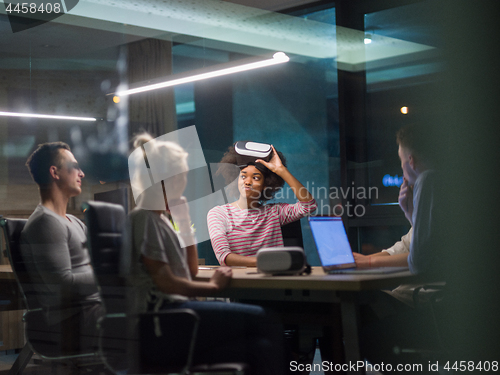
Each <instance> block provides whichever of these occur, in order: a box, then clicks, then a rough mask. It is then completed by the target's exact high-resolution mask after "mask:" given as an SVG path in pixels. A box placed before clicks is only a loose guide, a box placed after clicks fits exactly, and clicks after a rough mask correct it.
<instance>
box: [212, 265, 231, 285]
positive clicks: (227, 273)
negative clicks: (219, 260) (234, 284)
mask: <svg viewBox="0 0 500 375" xmlns="http://www.w3.org/2000/svg"><path fill="white" fill-rule="evenodd" d="M232 277H233V270H232V269H231V268H229V267H220V268H217V269H216V270H215V272H214V274H213V276H212V277H211V278H210V282H212V283H214V284H215V285H217V288H218V289H219V290H222V289H224V288H226V287H227V286H228V285H229V282H230V281H231V278H232Z"/></svg>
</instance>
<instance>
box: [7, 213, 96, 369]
mask: <svg viewBox="0 0 500 375" xmlns="http://www.w3.org/2000/svg"><path fill="white" fill-rule="evenodd" d="M27 221H28V220H27V219H8V218H3V217H2V218H1V219H0V226H1V227H2V230H3V232H4V237H5V243H6V247H7V255H8V257H9V261H10V264H11V266H12V270H13V271H14V275H15V277H16V281H17V285H18V286H19V289H20V294H21V295H22V297H23V300H24V304H25V306H26V309H27V311H26V313H25V314H24V317H23V320H24V322H25V335H26V341H27V342H26V344H25V346H24V347H23V349H22V350H21V352H20V353H19V356H18V357H17V359H16V361H15V362H14V364H13V365H12V367H11V369H10V371H9V375H11V374H21V373H22V372H23V371H24V369H25V367H26V365H27V364H28V363H29V361H30V359H31V357H32V355H33V353H36V354H38V355H39V356H40V357H42V358H44V359H48V360H58V361H63V362H65V361H66V363H65V364H68V363H69V362H67V361H71V360H73V359H77V358H83V357H89V358H90V357H95V353H94V352H93V351H85V352H81V351H79V350H78V351H76V350H74V349H67V347H66V346H65V345H63V344H64V343H63V338H65V336H64V334H63V333H62V332H54V331H49V330H48V329H47V326H46V324H45V317H44V311H43V309H42V307H41V306H40V304H39V302H38V299H37V295H38V293H39V292H38V291H37V290H36V286H35V284H34V283H33V281H32V280H31V278H30V275H29V273H28V272H27V270H26V265H25V263H24V261H23V257H22V254H21V251H20V236H21V231H22V230H23V228H24V226H25V225H26V223H27ZM94 362H95V361H94ZM75 365H76V366H78V364H75V363H71V366H72V367H74V366H75ZM87 365H94V363H92V364H91V363H89V362H87Z"/></svg>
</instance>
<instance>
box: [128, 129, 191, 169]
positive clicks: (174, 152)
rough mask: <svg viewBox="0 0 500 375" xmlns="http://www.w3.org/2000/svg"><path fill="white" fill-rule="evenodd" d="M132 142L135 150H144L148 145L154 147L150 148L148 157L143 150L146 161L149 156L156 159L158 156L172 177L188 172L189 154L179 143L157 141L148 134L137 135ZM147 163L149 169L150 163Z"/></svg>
mask: <svg viewBox="0 0 500 375" xmlns="http://www.w3.org/2000/svg"><path fill="white" fill-rule="evenodd" d="M132 141H133V142H132V145H133V147H134V149H136V148H139V147H141V148H143V146H144V145H145V144H146V143H149V144H150V145H151V146H152V147H148V155H146V152H145V149H144V148H143V149H142V151H143V156H144V159H145V160H146V161H147V160H148V156H149V158H154V156H155V155H156V156H157V157H158V159H162V160H164V161H165V166H166V167H167V168H168V169H169V171H170V174H171V175H175V174H180V173H184V172H186V171H187V170H188V165H187V157H188V153H187V152H186V151H185V150H184V149H183V148H182V147H181V146H179V145H178V144H177V143H175V142H170V141H161V140H158V139H155V138H153V136H152V135H151V134H149V133H147V132H143V133H139V134H136V135H135V136H134V138H133V139H132ZM158 159H156V160H158ZM146 163H147V164H148V167H149V162H148V161H147V162H146Z"/></svg>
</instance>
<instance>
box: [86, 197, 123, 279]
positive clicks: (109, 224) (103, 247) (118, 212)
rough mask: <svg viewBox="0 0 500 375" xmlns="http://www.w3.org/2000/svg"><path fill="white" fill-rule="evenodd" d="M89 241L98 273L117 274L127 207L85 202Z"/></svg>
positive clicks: (95, 270) (93, 262)
mask: <svg viewBox="0 0 500 375" xmlns="http://www.w3.org/2000/svg"><path fill="white" fill-rule="evenodd" d="M83 209H84V212H85V222H86V225H87V230H88V233H87V243H88V247H89V251H90V255H91V257H92V265H93V267H94V272H95V273H96V275H117V274H118V272H119V264H120V251H121V246H122V232H123V226H124V223H125V209H124V208H123V206H121V205H119V204H114V203H107V202H98V201H90V202H85V203H84V204H83Z"/></svg>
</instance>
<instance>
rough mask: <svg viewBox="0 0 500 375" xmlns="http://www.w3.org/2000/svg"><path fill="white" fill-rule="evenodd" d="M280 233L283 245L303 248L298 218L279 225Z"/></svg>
mask: <svg viewBox="0 0 500 375" xmlns="http://www.w3.org/2000/svg"><path fill="white" fill-rule="evenodd" d="M281 234H282V235H283V244H284V245H285V246H299V247H302V248H304V240H303V239H302V227H301V225H300V220H296V221H292V222H291V223H288V224H286V225H283V226H282V227H281Z"/></svg>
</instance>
